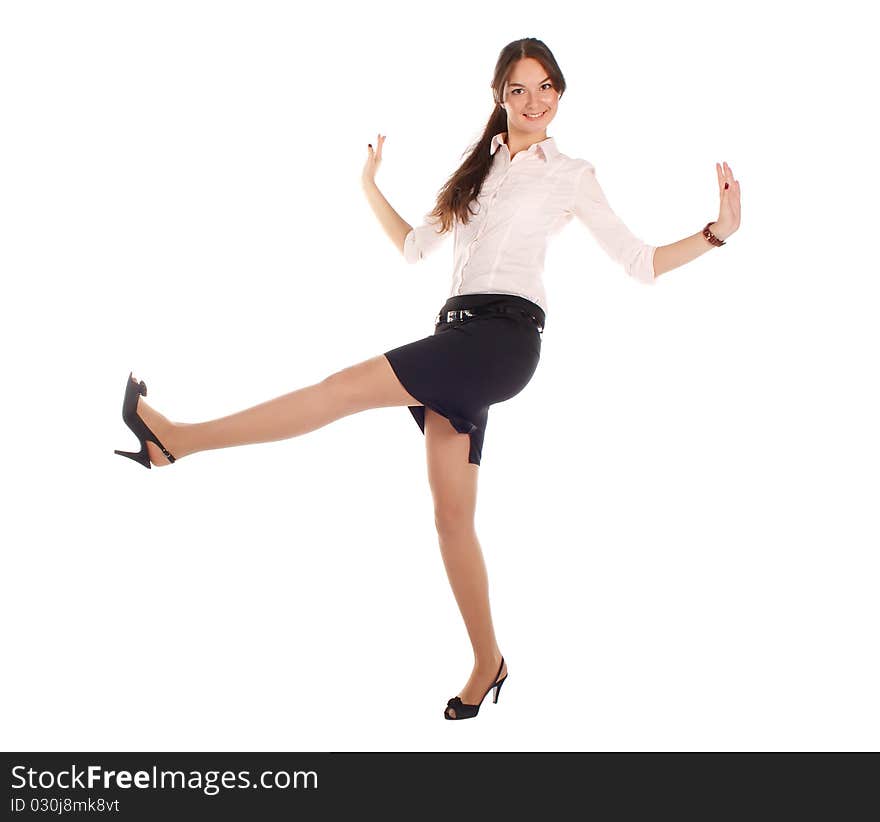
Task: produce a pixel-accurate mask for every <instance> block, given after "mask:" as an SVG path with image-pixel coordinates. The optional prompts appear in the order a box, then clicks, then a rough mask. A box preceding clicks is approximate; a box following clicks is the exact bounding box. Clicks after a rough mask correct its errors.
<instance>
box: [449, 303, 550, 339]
mask: <svg viewBox="0 0 880 822" xmlns="http://www.w3.org/2000/svg"><path fill="white" fill-rule="evenodd" d="M485 314H517V315H519V316H522V317H525V318H526V319H529V320H531V321H532V322H533V323H534V324H535V325H536V326H537V328H538V333H539V334H543V333H544V325H543V323H542V322H541V321H540V320H539V319H538V318H537V317H536V316H535V315H534V314H530V313H529V312H528V311H523V309H521V308H514V307H513V306H508V305H485V306H479V307H474V308H461V309H458V310H457V311H441V312H440V313H439V314H438V315H437V316H436V317H434V325H439V324H440V323H451V322H455V321H456V320H463V319H465V318H466V317H478V316H481V315H485Z"/></svg>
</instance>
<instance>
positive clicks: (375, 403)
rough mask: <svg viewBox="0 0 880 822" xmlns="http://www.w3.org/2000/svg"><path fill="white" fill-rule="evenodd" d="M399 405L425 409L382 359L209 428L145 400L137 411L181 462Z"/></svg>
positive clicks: (158, 461)
mask: <svg viewBox="0 0 880 822" xmlns="http://www.w3.org/2000/svg"><path fill="white" fill-rule="evenodd" d="M394 405H421V403H420V402H419V401H418V400H417V399H415V398H414V397H412V396H410V395H409V393H407V391H406V389H404V387H403V385H401V383H400V380H398V379H397V375H396V374H395V373H394V371H393V369H392V368H391V364H390V363H389V362H388V359H387V358H386V357H385V355H384V354H380V355H379V356H377V357H371V358H370V359H368V360H364V362H361V363H358V364H357V365H352V366H350V367H349V368H345V369H343V370H341V371H337V372H335V373H334V374H331V375H330V376H329V377H326V378H325V379H323V380H321V381H320V382H318V383H315V384H314V385H309V386H306V387H305V388H300V389H298V390H297V391H291V392H290V393H289V394H282V395H281V396H280V397H276V398H275V399H272V400H267V401H266V402H263V403H260V404H259V405H254V406H252V407H251V408H246V409H245V410H244V411H239V412H238V413H236V414H229V415H228V416H225V417H219V418H218V419H214V420H210V421H209V422H197V423H180V422H172V421H171V420H169V419H168V418H167V417H164V416H163V415H162V414H160V413H159V412H158V411H156V409H155V408H152V407H151V406H150V405H148V404H147V403H146V402H145V401H144V399H143V398H142V397H139V398H138V408H137V410H138V413H139V414H140V416H141V418H142V419H143V421H144V422H145V423H146V424H147V425H148V426H149V427H150V428H151V429H152V431H153V433H154V434H155V435H156V436H157V437H158V438H159V439H160V440H161V441H162V443H163V444H164V445H165V447H166V448H167V449H168V450H169V451H170V452H171V453H172V454H173V455H174V458H175V460H177V459H180V458H181V457H185V456H187V455H188V454H194V453H196V452H197V451H207V450H209V449H213V448H228V447H229V446H232V445H249V444H251V443H257V442H271V441H274V440H283V439H288V438H289V437H296V436H299V435H300V434H305V433H307V432H308V431H314V430H315V429H316V428H321V427H322V426H324V425H327V423H330V422H333V421H334V420H338V419H340V418H341V417H346V416H348V415H349V414H355V413H357V412H359V411H366V410H367V409H368V408H385V407H388V406H394ZM147 450H148V452H149V456H150V461H151V462H152V463H153V464H154V465H168V464H169V462H168V460H167V459H166V458H165V456H164V455H163V454H162V452H161V451H160V450H159V448H158V447H157V446H156V445H155V444H154V443H152V442H149V443H147Z"/></svg>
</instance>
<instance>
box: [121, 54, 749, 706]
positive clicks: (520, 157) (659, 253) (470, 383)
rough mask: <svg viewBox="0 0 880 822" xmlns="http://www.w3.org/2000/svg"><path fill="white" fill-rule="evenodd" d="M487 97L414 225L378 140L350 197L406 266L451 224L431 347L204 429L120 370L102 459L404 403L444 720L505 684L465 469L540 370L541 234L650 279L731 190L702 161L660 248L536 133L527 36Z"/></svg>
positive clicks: (165, 451) (733, 201)
mask: <svg viewBox="0 0 880 822" xmlns="http://www.w3.org/2000/svg"><path fill="white" fill-rule="evenodd" d="M491 87H492V91H493V95H494V98H495V107H494V109H493V111H492V114H491V116H490V117H489V120H488V122H487V124H486V127H485V129H484V131H483V134H482V136H481V137H480V139H479V141H478V142H477V143H476V144H475V145H474V146H473V148H472V150H471V151H470V153H469V154H468V156H467V158H466V159H465V161H464V162H463V163H462V165H461V166H460V167H459V169H458V170H457V171H456V172H455V173H454V174H453V175H452V176H451V177H450V178H449V180H448V181H447V182H446V184H445V185H444V186H443V188H442V189H441V190H440V192H439V194H438V196H437V202H436V206H435V208H434V210H433V211H432V212H430V213H429V214H427V215H426V221H425V222H424V223H423V224H422V225H420V226H418V227H416V228H413V227H412V226H410V225H409V224H408V223H407V222H405V221H404V220H403V219H402V218H401V217H400V216H399V215H398V214H397V212H396V211H395V210H394V209H393V208H392V207H391V206H390V204H389V203H388V201H387V200H386V199H385V198H384V196H383V195H382V193H381V192H380V191H379V189H378V187H377V186H376V183H375V175H376V171H377V170H378V168H379V165H380V163H381V161H382V146H383V143H384V140H385V138H384V136H382V135H379V136H378V138H377V145H376V147H375V149H374V148H373V146H372V144H369V145H368V154H367V160H366V164H365V166H364V170H363V185H364V191H365V193H366V195H367V198H368V200H369V202H370V205H371V207H372V208H373V210H374V212H375V213H376V216H377V218H378V219H379V221H380V223H381V224H382V227H383V228H384V230H385V231H386V233H387V234H388V236H389V237H390V238H391V239H392V241H393V242H394V243H395V245H396V246H397V247H398V248H399V249H400V250H401V253H402V254H403V256H404V258H405V259H406V261H407V262H411V263H414V262H417V261H419V260H421V259H422V258H423V257H424V256H425V255H426V254H427V253H430V252H431V251H432V250H434V249H435V248H436V247H437V246H438V244H439V243H440V242H442V240H443V238H444V237H446V236H448V234H449V232H450V230H451V229H454V231H453V234H454V237H455V254H454V257H455V266H454V271H453V281H452V289H451V293H450V296H449V299H448V300H447V301H446V303H445V304H444V305H443V307H442V308H441V310H440V313H439V314H438V315H437V317H436V318H435V328H434V333H433V334H432V335H431V336H428V337H425V338H424V339H421V340H418V341H416V342H413V343H410V344H408V345H403V346H400V347H399V348H395V349H392V350H390V351H386V352H385V353H384V354H382V355H380V356H376V357H372V358H371V359H368V360H365V361H364V362H361V363H358V364H357V365H353V366H351V367H349V368H346V369H344V370H342V371H339V372H337V373H334V374H331V375H330V376H328V377H326V378H325V379H324V380H322V381H321V382H319V383H316V384H315V385H310V386H307V387H305V388H301V389H299V390H297V391H293V392H291V393H289V394H285V395H282V396H280V397H276V398H275V399H272V400H269V401H267V402H264V403H261V404H260V405H256V406H253V407H252V408H248V409H245V410H244V411H240V412H238V413H236V414H231V415H229V416H226V417H222V418H219V419H216V420H211V421H209V422H201V423H192V424H189V423H176V422H171V421H170V420H169V419H167V418H166V417H164V416H163V415H162V414H160V413H159V412H158V411H156V410H155V409H153V408H152V407H150V406H149V405H147V403H146V402H140V396H141V395H143V396H145V395H146V393H147V388H146V385H145V384H144V383H143V382H138V381H136V380H135V379H134V378H133V376H132V375H131V374H129V379H128V382H127V384H126V392H125V398H124V401H123V418H124V419H125V422H126V423H127V424H128V426H129V427H130V428H131V429H132V431H134V433H135V434H136V435H137V436H138V438H139V439H140V441H141V450H140V452H138V453H128V452H124V451H116V453H118V454H123V455H124V456H128V457H131V458H132V459H135V460H137V461H139V462H141V463H142V464H143V465H145V466H146V467H147V468H150V467H151V466H152V465H168V464H170V463H171V462H174V461H175V460H176V459H180V458H181V457H182V456H187V455H189V454H194V453H196V452H198V451H205V450H208V449H214V448H227V447H230V446H233V445H245V444H249V443H259V442H268V441H274V440H281V439H287V438H290V437H295V436H299V435H300V434H305V433H307V432H309V431H314V430H315V429H316V428H320V427H322V426H324V425H327V424H328V423H330V422H332V421H334V420H338V419H340V418H341V417H345V416H348V415H349V414H354V413H357V412H359V411H365V410H367V409H371V408H381V407H387V406H395V405H399V406H407V407H408V408H409V410H410V412H411V413H412V415H413V417H414V418H415V420H416V422H417V423H418V425H419V427H420V429H421V430H422V432H423V433H424V437H425V446H426V452H427V460H428V478H429V483H430V486H431V492H432V494H433V498H434V512H435V522H436V526H437V533H438V537H439V542H440V549H441V552H442V555H443V561H444V564H445V566H446V571H447V575H448V577H449V582H450V584H451V586H452V590H453V593H454V595H455V598H456V601H457V603H458V606H459V609H460V611H461V615H462V617H463V619H464V622H465V625H466V627H467V631H468V635H469V637H470V641H471V645H472V648H473V653H474V666H473V669H472V671H471V675H470V678H469V679H468V680H467V682H466V683H465V685H464V687H463V688H462V689H461V690H460V691H459V693H458V695H457V696H455V697H453V698H451V699H450V700H449V701H448V703H447V706H446V709H445V711H444V716H445V717H446V718H447V719H467V718H470V717H473V716H476V715H477V712H478V711H479V708H480V705H481V704H482V702H483V699H484V698H485V696H486V694H488V693H489V691H490V690H492V689H493V688H494V689H495V694H494V701H497V700H498V694H499V692H500V690H501V685H502V683H503V682H504V681H505V680H506V678H507V665H506V663H505V661H504V658H503V656H502V655H501V651H500V650H499V647H498V643H497V641H496V638H495V631H494V628H493V625H492V617H491V612H490V607H489V591H488V579H487V575H486V568H485V565H484V562H483V556H482V552H481V550H480V544H479V542H478V540H477V535H476V532H475V529H474V515H475V508H476V496H477V469H478V466H479V464H480V459H481V454H482V445H483V437H484V435H485V431H486V423H487V418H488V409H489V406H490V405H492V404H493V403H496V402H503V401H504V400H506V399H509V398H510V397H513V396H515V395H516V394H518V393H519V392H520V391H521V390H522V389H523V388H524V387H525V386H526V385H527V384H528V382H529V380H530V379H531V377H532V374H533V373H534V371H535V369H536V368H537V365H538V360H539V359H540V352H541V334H542V333H543V326H544V316H545V306H546V299H545V294H544V289H543V284H542V271H543V261H544V252H545V250H546V244H547V240H548V238H549V237H550V236H551V235H553V234H554V233H556V232H558V231H559V230H560V229H561V228H562V227H563V226H564V225H565V224H566V223H567V222H568V221H569V220H571V218H572V217H573V216H575V215H577V217H578V218H579V219H580V220H582V221H583V222H584V223H585V224H586V225H587V227H588V228H589V229H590V231H591V232H592V233H593V236H595V238H596V239H597V241H598V242H599V243H600V245H601V246H602V247H603V248H604V249H605V251H606V252H607V253H608V254H609V256H610V257H611V258H612V259H614V260H615V261H617V262H618V263H620V264H621V265H622V266H623V267H624V269H625V270H626V272H627V273H628V274H630V275H631V276H633V277H635V278H636V279H638V280H641V281H643V282H653V281H654V280H655V279H656V277H657V276H659V275H660V274H661V273H663V272H666V271H669V270H670V269H673V268H676V267H677V266H680V265H683V264H684V263H686V262H688V261H690V260H692V259H694V258H695V257H697V256H699V255H700V254H703V253H704V252H705V251H708V250H709V249H711V248H712V247H713V246H717V245H723V242H724V240H725V239H726V238H727V237H729V236H730V235H731V234H732V233H733V232H734V231H736V230H737V228H738V227H739V211H740V209H739V205H740V202H739V193H740V191H739V183H738V182H737V181H736V180H734V179H733V174H732V172H731V170H730V168H729V167H728V166H727V164H726V163H725V164H724V167H723V168H722V167H721V166H719V165H717V164H716V173H717V177H718V185H719V193H720V197H721V207H720V211H719V215H718V219H717V220H716V221H715V222H714V223H709V224H707V226H706V227H705V228H704V229H703V230H702V231H698V232H696V233H695V234H693V235H691V236H689V237H686V238H684V239H683V240H679V241H678V242H676V243H672V244H670V245H666V246H660V247H655V246H650V245H647V244H645V243H643V242H642V241H641V240H640V239H638V238H637V237H635V236H634V235H633V234H632V233H631V232H630V231H629V229H628V228H627V227H626V226H625V225H624V223H623V222H622V221H621V220H620V219H619V218H618V217H617V215H616V214H615V213H614V212H613V211H612V210H611V208H610V206H609V204H608V201H607V200H606V199H605V197H604V194H603V192H602V189H601V188H600V186H599V183H598V181H597V180H596V176H595V169H594V167H593V166H592V165H591V164H590V163H588V162H586V161H585V160H579V159H572V158H570V157H568V156H566V155H564V154H562V153H561V152H560V151H559V149H558V148H557V147H556V144H555V141H554V140H553V138H552V137H548V136H547V126H548V125H549V124H550V122H551V121H552V120H553V117H554V116H555V114H556V109H557V105H558V102H559V100H560V98H561V96H562V93H563V92H564V90H565V80H564V78H563V76H562V72H561V71H560V69H559V66H558V65H557V63H556V60H555V59H554V57H553V55H552V54H551V53H550V50H549V49H548V48H547V47H546V46H545V45H544V43H542V42H541V41H540V40H537V39H535V38H525V39H522V40H516V41H514V42H512V43H510V44H509V45H507V46H505V47H504V49H503V50H502V51H501V54H500V55H499V58H498V61H497V64H496V67H495V74H494V77H493V80H492V86H491ZM710 227H711V230H710Z"/></svg>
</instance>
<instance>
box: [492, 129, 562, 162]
mask: <svg viewBox="0 0 880 822" xmlns="http://www.w3.org/2000/svg"><path fill="white" fill-rule="evenodd" d="M506 138H507V132H506V131H501V132H499V133H498V134H496V135H495V136H494V137H493V138H492V143H491V144H490V146H489V155H490V156H491V155H492V154H494V153H495V152H496V151H497V150H498V149H499V148H500V147H501V146H502V145H507V140H506ZM526 150H527V151H531V152H535V153H538V154H540V155H541V156H542V157H543V158H544V160H545V161H549V160H550V159H551V158H552V157H555V156H556V155H557V154H559V149H558V148H556V142H555V141H554V139H553V138H552V137H548V138H547V139H546V140H541V141H540V142H538V143H532V144H531V145H530V146H529V147H528V149H526Z"/></svg>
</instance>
